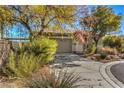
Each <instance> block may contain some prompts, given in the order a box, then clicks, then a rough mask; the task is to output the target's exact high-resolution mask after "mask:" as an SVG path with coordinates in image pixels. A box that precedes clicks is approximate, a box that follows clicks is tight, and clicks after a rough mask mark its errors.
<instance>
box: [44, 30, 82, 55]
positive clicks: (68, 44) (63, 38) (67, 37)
mask: <svg viewBox="0 0 124 93" xmlns="http://www.w3.org/2000/svg"><path fill="white" fill-rule="evenodd" d="M73 33H74V31H54V32H53V31H51V32H50V31H47V32H44V33H43V35H46V36H48V37H49V38H51V39H54V40H56V41H57V43H58V47H57V53H82V52H83V45H82V44H80V43H79V42H77V41H75V40H74V38H73Z"/></svg>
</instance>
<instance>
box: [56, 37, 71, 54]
mask: <svg viewBox="0 0 124 93" xmlns="http://www.w3.org/2000/svg"><path fill="white" fill-rule="evenodd" d="M57 43H58V47H57V53H71V52H72V39H57Z"/></svg>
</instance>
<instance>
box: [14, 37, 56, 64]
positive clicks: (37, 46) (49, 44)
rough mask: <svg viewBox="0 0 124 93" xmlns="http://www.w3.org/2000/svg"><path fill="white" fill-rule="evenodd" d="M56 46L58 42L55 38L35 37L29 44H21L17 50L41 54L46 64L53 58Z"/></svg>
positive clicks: (18, 52) (41, 60) (42, 61)
mask: <svg viewBox="0 0 124 93" xmlns="http://www.w3.org/2000/svg"><path fill="white" fill-rule="evenodd" d="M56 47H57V43H56V41H55V40H51V39H48V38H44V37H40V38H34V39H33V40H32V41H31V42H30V43H29V42H28V44H27V45H26V44H25V45H24V46H23V45H20V47H19V48H18V49H17V50H16V52H17V54H20V53H25V52H26V53H28V54H29V55H30V54H33V55H34V56H39V57H40V59H39V60H40V62H41V64H44V63H48V62H50V61H51V60H53V58H54V54H55V52H56Z"/></svg>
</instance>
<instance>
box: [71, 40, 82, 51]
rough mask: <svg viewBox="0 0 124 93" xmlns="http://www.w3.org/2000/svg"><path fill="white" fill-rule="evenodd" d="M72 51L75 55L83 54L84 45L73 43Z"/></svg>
mask: <svg viewBox="0 0 124 93" xmlns="http://www.w3.org/2000/svg"><path fill="white" fill-rule="evenodd" d="M72 51H73V52H75V53H83V44H81V43H79V42H73V44H72Z"/></svg>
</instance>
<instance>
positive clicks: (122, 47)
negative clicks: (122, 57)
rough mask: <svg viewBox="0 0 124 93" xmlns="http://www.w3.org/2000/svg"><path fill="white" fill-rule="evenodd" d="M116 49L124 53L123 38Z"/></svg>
mask: <svg viewBox="0 0 124 93" xmlns="http://www.w3.org/2000/svg"><path fill="white" fill-rule="evenodd" d="M118 51H119V52H120V53H124V40H123V42H122V44H121V46H120V47H119V48H118Z"/></svg>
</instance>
